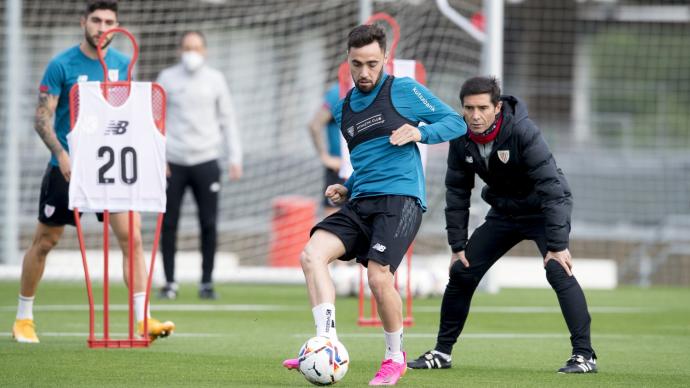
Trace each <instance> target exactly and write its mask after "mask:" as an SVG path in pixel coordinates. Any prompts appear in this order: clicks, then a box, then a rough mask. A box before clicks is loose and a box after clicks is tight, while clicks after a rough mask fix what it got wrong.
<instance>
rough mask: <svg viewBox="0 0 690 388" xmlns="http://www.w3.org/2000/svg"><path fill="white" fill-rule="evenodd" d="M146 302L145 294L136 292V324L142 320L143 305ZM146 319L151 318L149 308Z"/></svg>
mask: <svg viewBox="0 0 690 388" xmlns="http://www.w3.org/2000/svg"><path fill="white" fill-rule="evenodd" d="M145 302H146V293H145V292H137V293H135V294H134V316H135V317H136V319H137V322H141V321H143V320H144V305H145ZM146 317H147V318H151V307H150V306H149V311H148V312H147V314H146Z"/></svg>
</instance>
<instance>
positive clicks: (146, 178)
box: [67, 82, 166, 212]
mask: <svg viewBox="0 0 690 388" xmlns="http://www.w3.org/2000/svg"><path fill="white" fill-rule="evenodd" d="M78 88H79V108H78V109H79V112H78V116H77V121H76V123H75V124H74V128H72V131H71V132H70V133H69V134H68V135H67V141H68V143H69V149H70V159H71V162H72V176H71V179H70V184H69V208H70V209H74V208H75V207H76V208H79V210H80V211H83V212H101V211H104V210H109V211H112V212H121V211H127V210H134V211H143V212H165V202H166V194H165V188H166V179H165V169H166V161H165V136H163V135H162V134H161V133H160V131H159V130H158V128H157V127H156V124H155V123H154V121H153V110H152V107H151V83H150V82H132V84H131V89H130V94H129V97H128V99H127V101H125V103H124V104H122V105H121V106H113V105H111V104H109V103H108V102H107V101H106V100H105V98H104V97H103V94H102V91H101V86H100V82H83V83H79V84H78Z"/></svg>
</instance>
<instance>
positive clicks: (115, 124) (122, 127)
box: [105, 120, 129, 135]
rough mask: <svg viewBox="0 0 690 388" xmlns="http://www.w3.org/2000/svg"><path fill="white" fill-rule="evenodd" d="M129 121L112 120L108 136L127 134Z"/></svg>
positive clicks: (109, 124) (107, 130) (107, 132)
mask: <svg viewBox="0 0 690 388" xmlns="http://www.w3.org/2000/svg"><path fill="white" fill-rule="evenodd" d="M128 126H129V121H124V120H110V122H109V123H108V128H106V130H105V134H106V135H122V134H124V133H125V132H127V127H128Z"/></svg>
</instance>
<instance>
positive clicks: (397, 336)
mask: <svg viewBox="0 0 690 388" xmlns="http://www.w3.org/2000/svg"><path fill="white" fill-rule="evenodd" d="M383 334H385V336H386V356H385V357H384V360H388V359H392V360H393V362H397V363H399V364H400V363H403V362H405V357H404V356H403V340H402V337H403V329H402V327H401V328H400V330H398V331H394V332H392V333H389V332H387V331H385V330H384V331H383Z"/></svg>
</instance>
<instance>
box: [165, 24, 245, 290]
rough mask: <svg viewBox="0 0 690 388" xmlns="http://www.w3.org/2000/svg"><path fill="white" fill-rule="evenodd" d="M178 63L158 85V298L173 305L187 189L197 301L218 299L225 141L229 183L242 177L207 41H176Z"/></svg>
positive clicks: (228, 102) (221, 81) (231, 114)
mask: <svg viewBox="0 0 690 388" xmlns="http://www.w3.org/2000/svg"><path fill="white" fill-rule="evenodd" d="M179 54H180V63H178V64H176V65H174V66H172V67H169V68H167V69H165V70H163V71H162V72H161V73H160V75H159V76H158V80H157V82H158V83H159V84H161V85H162V86H163V88H164V89H165V91H166V94H167V122H166V130H167V131H166V137H167V152H166V154H167V158H168V189H167V196H168V198H167V199H168V201H167V208H166V213H165V218H164V219H163V229H162V236H161V249H162V253H163V266H164V270H165V278H166V285H165V286H164V287H163V288H162V289H161V290H160V292H159V294H158V296H159V297H160V298H163V299H175V298H176V297H177V292H178V287H177V283H176V282H175V252H176V250H177V247H176V243H177V224H178V220H179V218H180V207H181V205H182V199H183V197H184V194H185V190H186V189H187V187H190V188H191V189H192V193H193V194H194V199H195V201H196V204H197V207H198V212H197V214H198V217H199V225H200V226H201V255H202V264H201V266H202V277H201V283H200V286H199V297H200V298H202V299H216V298H217V295H216V292H215V290H214V288H213V282H212V272H213V266H214V259H215V253H216V225H217V215H218V194H219V192H220V177H221V176H220V168H219V161H220V159H221V153H222V151H221V146H222V145H223V136H225V145H226V152H227V157H228V159H229V166H228V170H229V177H230V179H231V180H237V179H239V178H240V177H241V176H242V149H241V143H240V137H239V133H238V132H237V122H236V116H235V111H234V107H233V104H232V98H231V96H230V92H229V90H228V87H227V82H226V81H225V77H224V76H223V74H222V73H221V72H220V71H218V70H215V69H212V68H211V67H209V66H207V65H206V63H205V60H206V39H205V37H204V35H203V34H202V33H201V32H200V31H187V32H185V33H183V34H182V36H181V38H180V47H179Z"/></svg>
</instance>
